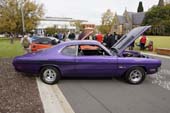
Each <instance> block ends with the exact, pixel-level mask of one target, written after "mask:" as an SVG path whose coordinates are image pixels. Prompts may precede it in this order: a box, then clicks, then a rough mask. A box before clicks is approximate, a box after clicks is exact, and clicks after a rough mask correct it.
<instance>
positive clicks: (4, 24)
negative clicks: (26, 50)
mask: <svg viewBox="0 0 170 113" xmlns="http://www.w3.org/2000/svg"><path fill="white" fill-rule="evenodd" d="M21 7H23V12H24V20H25V28H26V32H30V31H32V30H33V29H35V28H36V26H37V24H38V22H39V20H40V18H41V17H42V16H43V14H44V11H43V5H42V4H36V3H35V2H33V1H32V0H23V2H21V0H0V22H1V24H0V32H12V33H22V19H21Z"/></svg>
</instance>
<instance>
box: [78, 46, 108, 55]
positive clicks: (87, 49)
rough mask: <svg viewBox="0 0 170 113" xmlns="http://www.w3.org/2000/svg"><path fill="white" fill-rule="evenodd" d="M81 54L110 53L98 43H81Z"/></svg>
mask: <svg viewBox="0 0 170 113" xmlns="http://www.w3.org/2000/svg"><path fill="white" fill-rule="evenodd" d="M78 55H79V56H109V54H108V53H107V52H106V51H105V50H104V49H103V48H101V47H99V46H97V45H79V47H78Z"/></svg>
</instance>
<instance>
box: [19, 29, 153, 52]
mask: <svg viewBox="0 0 170 113" xmlns="http://www.w3.org/2000/svg"><path fill="white" fill-rule="evenodd" d="M47 37H48V35H47ZM53 37H55V38H57V39H58V40H60V41H71V40H97V41H99V42H100V43H102V44H103V45H104V46H106V47H107V48H109V49H110V48H111V47H112V46H113V45H114V44H115V43H116V42H117V41H118V40H119V39H120V38H121V37H122V36H121V35H118V34H116V32H114V33H113V34H112V33H107V34H106V35H103V34H101V33H100V32H98V33H96V34H94V32H93V31H83V32H80V33H79V34H76V33H74V32H68V33H61V32H59V33H55V34H54V35H53ZM146 41H147V38H146V36H145V35H143V36H142V37H141V38H140V43H139V45H138V46H139V47H140V50H145V49H146V48H148V50H153V42H152V41H150V42H149V44H148V45H146ZM21 44H22V46H23V48H24V50H25V51H26V52H29V45H30V44H31V40H30V36H28V35H25V36H24V37H23V38H21ZM134 46H135V42H132V43H131V44H130V46H129V50H133V48H134Z"/></svg>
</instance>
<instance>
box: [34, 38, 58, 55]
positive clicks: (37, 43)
mask: <svg viewBox="0 0 170 113" xmlns="http://www.w3.org/2000/svg"><path fill="white" fill-rule="evenodd" d="M58 43H59V40H58V39H56V38H54V37H44V38H38V39H36V40H33V41H32V44H31V51H32V52H36V51H38V50H42V49H46V48H50V47H52V46H53V45H56V44H58Z"/></svg>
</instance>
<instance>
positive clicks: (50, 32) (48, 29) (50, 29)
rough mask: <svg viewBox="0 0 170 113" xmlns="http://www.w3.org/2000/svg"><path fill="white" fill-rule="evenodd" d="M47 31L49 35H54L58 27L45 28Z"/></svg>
mask: <svg viewBox="0 0 170 113" xmlns="http://www.w3.org/2000/svg"><path fill="white" fill-rule="evenodd" d="M45 32H46V34H48V35H54V34H55V33H56V28H55V27H47V28H46V29H45Z"/></svg>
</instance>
